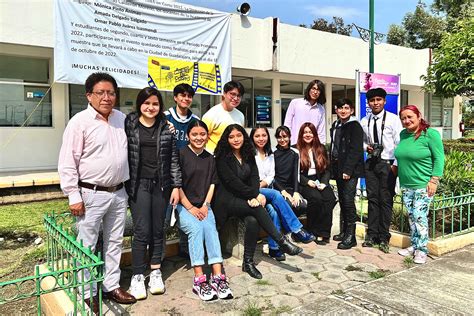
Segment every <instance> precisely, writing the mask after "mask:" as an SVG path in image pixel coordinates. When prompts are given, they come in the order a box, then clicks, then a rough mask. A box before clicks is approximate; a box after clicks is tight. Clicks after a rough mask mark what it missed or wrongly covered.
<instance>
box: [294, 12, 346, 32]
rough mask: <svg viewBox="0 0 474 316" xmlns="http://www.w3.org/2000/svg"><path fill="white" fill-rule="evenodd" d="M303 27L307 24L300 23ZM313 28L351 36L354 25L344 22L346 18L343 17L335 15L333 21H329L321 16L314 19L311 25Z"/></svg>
mask: <svg viewBox="0 0 474 316" xmlns="http://www.w3.org/2000/svg"><path fill="white" fill-rule="evenodd" d="M300 26H301V27H306V25H305V24H300ZM310 28H311V29H313V30H318V31H323V32H329V33H335V34H340V35H346V36H350V35H351V33H352V25H350V24H347V25H346V24H344V19H343V18H341V17H337V16H334V17H333V18H332V22H329V21H328V20H326V19H323V18H319V19H317V20H314V21H313V24H312V25H311V26H310Z"/></svg>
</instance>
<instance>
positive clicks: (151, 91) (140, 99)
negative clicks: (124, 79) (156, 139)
mask: <svg viewBox="0 0 474 316" xmlns="http://www.w3.org/2000/svg"><path fill="white" fill-rule="evenodd" d="M152 95H156V97H157V98H158V102H159V103H160V109H159V111H158V115H157V116H156V119H157V120H161V119H164V118H165V115H164V114H163V108H164V107H165V104H164V103H163V97H162V96H161V93H160V91H158V90H156V89H155V88H151V87H146V88H143V89H141V90H140V92H138V95H137V101H136V103H135V107H136V108H135V109H136V111H137V113H138V114H140V115H142V111H141V106H142V104H143V103H144V102H145V101H146V100H147V99H148V98H149V97H151V96H152Z"/></svg>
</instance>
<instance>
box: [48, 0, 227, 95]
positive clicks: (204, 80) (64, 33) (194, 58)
mask: <svg viewBox="0 0 474 316" xmlns="http://www.w3.org/2000/svg"><path fill="white" fill-rule="evenodd" d="M54 8H55V10H54V11H55V12H54V13H55V29H56V40H55V46H54V80H55V81H57V82H65V83H76V84H84V81H85V80H86V78H87V77H88V76H89V75H90V74H91V73H93V72H107V73H109V74H111V75H112V76H114V78H115V79H116V80H117V82H118V84H119V86H121V87H128V88H143V87H145V86H147V85H149V86H154V87H156V88H158V89H159V90H168V91H170V90H173V88H174V86H175V85H176V84H178V83H188V84H190V85H192V86H193V88H194V89H195V91H196V92H199V93H208V94H220V93H222V84H223V83H225V82H227V81H230V80H231V47H230V20H231V15H230V14H227V13H222V12H219V11H215V10H211V9H206V8H199V7H194V6H190V5H185V4H181V3H178V2H167V1H157V0H146V1H143V0H142V1H130V0H128V1H127V0H101V1H100V0H97V1H92V0H55V5H54Z"/></svg>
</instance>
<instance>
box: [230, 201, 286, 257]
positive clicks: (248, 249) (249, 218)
mask: <svg viewBox="0 0 474 316" xmlns="http://www.w3.org/2000/svg"><path fill="white" fill-rule="evenodd" d="M225 207H227V208H228V209H229V214H228V215H229V216H235V217H239V218H243V219H244V222H245V237H244V259H252V258H253V255H254V253H255V248H256V247H257V241H258V233H259V231H260V227H262V228H263V230H265V231H266V232H267V234H268V235H270V236H271V237H272V238H273V239H274V240H280V239H281V238H282V237H283V235H282V234H281V232H279V231H278V230H277V229H276V228H275V225H273V222H272V219H271V218H270V215H268V212H267V210H266V209H265V208H264V207H262V206H259V207H250V206H249V205H248V203H247V201H245V200H242V199H239V198H235V199H233V201H231V202H230V203H228V204H226V205H225Z"/></svg>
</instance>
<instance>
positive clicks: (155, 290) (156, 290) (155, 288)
mask: <svg viewBox="0 0 474 316" xmlns="http://www.w3.org/2000/svg"><path fill="white" fill-rule="evenodd" d="M148 287H149V289H150V293H151V294H153V295H156V294H163V293H165V284H164V283H163V279H162V278H161V271H160V269H156V270H153V271H151V273H150V282H148Z"/></svg>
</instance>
